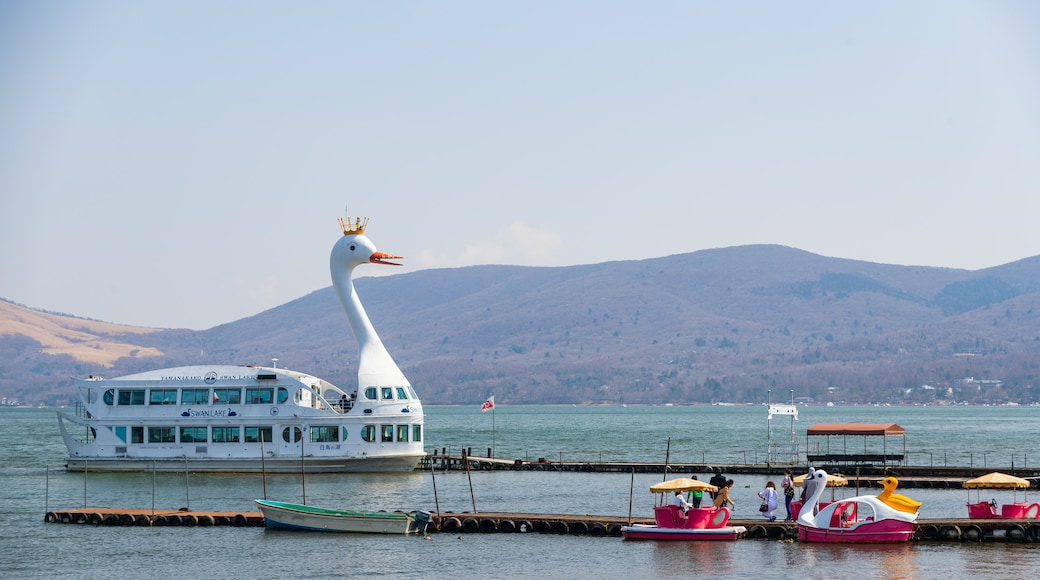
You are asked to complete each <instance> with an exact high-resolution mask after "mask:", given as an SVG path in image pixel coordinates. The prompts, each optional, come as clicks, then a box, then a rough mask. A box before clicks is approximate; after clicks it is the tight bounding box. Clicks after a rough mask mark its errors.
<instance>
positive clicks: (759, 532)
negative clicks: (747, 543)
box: [748, 526, 768, 538]
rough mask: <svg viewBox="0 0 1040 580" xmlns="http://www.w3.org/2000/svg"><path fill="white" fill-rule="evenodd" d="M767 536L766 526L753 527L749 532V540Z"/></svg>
mask: <svg viewBox="0 0 1040 580" xmlns="http://www.w3.org/2000/svg"><path fill="white" fill-rule="evenodd" d="M766 534H768V532H766V527H765V526H751V529H749V530H748V537H749V538H764V537H766Z"/></svg>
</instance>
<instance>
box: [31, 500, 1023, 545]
mask: <svg viewBox="0 0 1040 580" xmlns="http://www.w3.org/2000/svg"><path fill="white" fill-rule="evenodd" d="M44 522H47V523H56V524H79V525H93V526H127V527H152V526H182V527H194V526H234V527H263V526H264V517H263V515H262V514H261V513H260V512H192V511H185V510H155V511H152V510H145V509H121V508H89V507H88V508H75V509H66V510H54V511H49V512H47V514H46V515H45V516H44ZM630 523H634V524H653V523H654V521H653V519H649V518H635V519H632V520H629V519H628V518H626V517H619V516H598V515H588V514H586V515H568V514H533V513H505V512H477V513H470V512H461V513H455V512H442V513H440V514H435V515H433V517H432V518H431V522H430V526H429V527H428V528H427V533H438V532H439V533H444V534H514V533H515V534H525V533H531V534H557V535H571V536H599V537H605V538H618V537H621V527H622V526H626V525H629V524H630ZM729 525H731V526H744V527H745V528H747V530H748V531H747V535H746V538H748V539H752V540H788V541H789V540H797V538H798V528H797V526H796V525H795V524H794V522H782V521H775V522H767V521H764V520H758V519H751V520H747V519H731V520H730V521H729ZM914 541H925V542H952V543H971V542H976V543H977V542H1030V543H1040V519H1035V520H1027V519H985V520H979V519H975V520H972V519H942V520H920V521H918V522H917V523H916V524H915V530H914Z"/></svg>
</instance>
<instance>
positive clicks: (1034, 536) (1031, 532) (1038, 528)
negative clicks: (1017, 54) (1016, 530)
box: [1026, 524, 1040, 542]
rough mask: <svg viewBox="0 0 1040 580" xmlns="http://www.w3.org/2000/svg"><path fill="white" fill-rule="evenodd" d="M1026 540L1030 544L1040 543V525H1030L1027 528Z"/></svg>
mask: <svg viewBox="0 0 1040 580" xmlns="http://www.w3.org/2000/svg"><path fill="white" fill-rule="evenodd" d="M1026 540H1029V541H1030V542H1040V524H1030V525H1029V527H1028V528H1026Z"/></svg>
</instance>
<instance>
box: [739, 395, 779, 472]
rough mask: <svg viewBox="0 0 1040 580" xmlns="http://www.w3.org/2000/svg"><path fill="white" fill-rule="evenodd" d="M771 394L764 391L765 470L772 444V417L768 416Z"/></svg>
mask: <svg viewBox="0 0 1040 580" xmlns="http://www.w3.org/2000/svg"><path fill="white" fill-rule="evenodd" d="M772 393H773V390H772V389H766V468H768V467H769V446H770V444H772V442H773V416H772V415H770V414H769V405H770V404H771V403H772ZM755 462H756V463H757V462H758V460H757V459H756V460H755ZM745 463H746V462H745Z"/></svg>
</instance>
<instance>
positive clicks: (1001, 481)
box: [964, 471, 1029, 503]
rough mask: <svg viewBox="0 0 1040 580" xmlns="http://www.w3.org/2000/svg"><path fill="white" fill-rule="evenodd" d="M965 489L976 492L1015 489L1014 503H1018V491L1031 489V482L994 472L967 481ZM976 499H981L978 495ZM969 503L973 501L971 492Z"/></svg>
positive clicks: (969, 493)
mask: <svg viewBox="0 0 1040 580" xmlns="http://www.w3.org/2000/svg"><path fill="white" fill-rule="evenodd" d="M964 487H966V488H968V489H974V490H976V491H978V490H980V489H1013V490H1015V499H1014V502H1015V503H1018V490H1020V489H1029V480H1027V479H1022V478H1021V477H1015V476H1014V475H1008V474H1006V473H1000V472H998V471H994V472H993V473H987V474H986V475H983V476H981V477H976V478H975V479H969V480H968V481H965V482H964ZM975 499H976V500H978V499H979V497H978V494H976V497H975ZM968 501H971V492H968Z"/></svg>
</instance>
